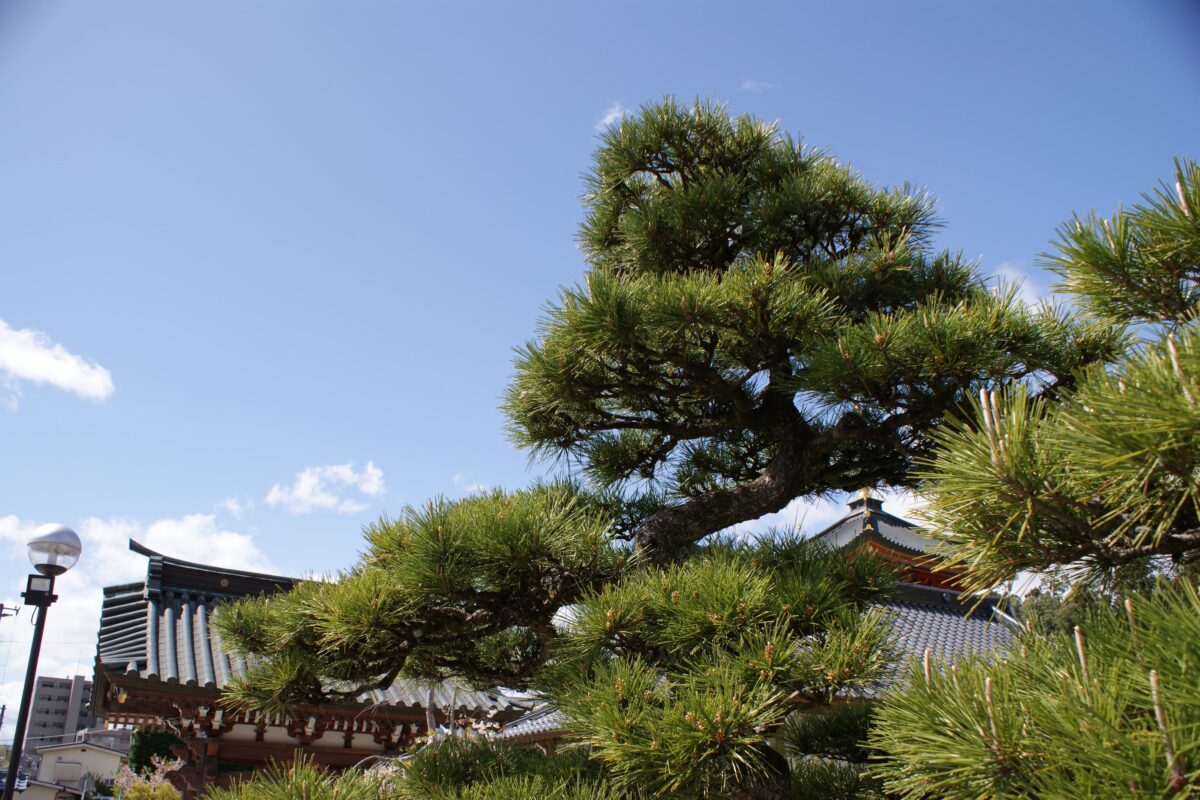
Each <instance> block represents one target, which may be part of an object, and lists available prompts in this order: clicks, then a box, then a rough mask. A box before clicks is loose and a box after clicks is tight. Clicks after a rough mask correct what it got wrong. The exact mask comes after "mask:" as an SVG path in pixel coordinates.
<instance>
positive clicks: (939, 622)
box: [499, 490, 1017, 748]
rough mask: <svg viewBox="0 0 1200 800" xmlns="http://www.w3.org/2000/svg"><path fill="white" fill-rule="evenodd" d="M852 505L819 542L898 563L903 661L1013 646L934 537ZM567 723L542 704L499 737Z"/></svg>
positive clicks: (858, 500) (863, 502) (876, 503)
mask: <svg viewBox="0 0 1200 800" xmlns="http://www.w3.org/2000/svg"><path fill="white" fill-rule="evenodd" d="M849 506H850V510H849V513H848V514H846V515H845V516H844V517H842V518H841V519H839V520H838V521H837V522H835V523H833V524H832V525H830V526H829V527H828V528H825V529H824V530H822V531H820V532H819V533H817V534H816V535H814V536H813V539H814V540H816V541H819V542H824V543H825V544H826V545H828V546H829V547H832V548H835V549H839V550H844V551H846V552H848V553H850V552H856V551H858V550H860V549H862V548H868V549H870V551H871V552H872V553H874V554H875V555H876V557H878V558H881V559H883V560H884V561H886V562H888V563H889V564H892V565H894V566H895V567H896V569H897V570H898V572H899V573H900V579H901V583H900V585H899V587H898V588H897V590H896V591H895V592H893V593H892V594H891V595H890V596H889V597H887V598H886V599H883V600H880V601H878V602H877V605H878V606H880V607H881V608H884V609H886V610H887V611H888V612H889V616H890V618H891V620H892V625H893V627H894V630H895V635H896V644H897V647H898V649H899V650H900V652H901V660H902V661H905V662H906V661H907V660H908V659H909V658H911V657H916V658H922V657H923V656H924V654H925V653H926V651H928V652H929V654H930V655H931V656H935V657H937V658H940V659H942V660H945V661H954V660H955V659H957V658H960V657H962V656H964V655H967V654H970V653H987V652H990V651H1003V650H1004V649H1006V648H1007V647H1008V646H1009V645H1010V644H1011V642H1012V641H1013V634H1014V631H1015V626H1016V624H1017V623H1016V620H1014V619H1012V618H1011V617H1008V616H1007V615H1006V614H1005V613H1004V612H1003V610H1002V609H1000V608H998V607H997V598H994V597H988V598H984V599H982V600H980V599H979V598H977V597H964V596H963V595H962V593H961V592H960V591H959V589H958V588H956V587H957V586H958V580H957V579H958V577H959V573H958V572H956V571H954V570H951V569H948V568H946V567H945V566H944V565H943V564H942V563H941V560H940V559H939V558H938V555H937V546H936V542H934V540H932V539H930V538H929V537H927V536H925V535H923V534H922V533H921V531H920V529H919V528H918V527H917V526H916V525H914V524H913V523H911V522H909V521H908V520H905V519H901V518H900V517H897V516H895V515H894V514H890V513H888V512H887V511H885V510H884V508H883V502H882V501H881V500H879V499H877V498H874V497H871V496H870V494H869V493H868V492H866V491H865V490H864V491H862V492H860V493H859V494H858V495H857V496H856V497H855V498H854V499H853V500H852V501H851V502H850V504H849ZM901 666H902V665H900V664H898V665H897V669H899V668H900V667H901ZM564 722H565V720H564V718H563V715H562V712H560V711H558V710H557V709H555V708H554V707H552V706H550V705H548V704H543V705H541V706H539V707H537V708H535V709H533V710H532V711H530V712H529V713H528V714H526V715H525V716H524V717H521V718H519V719H517V720H514V721H513V722H511V723H509V724H508V725H506V726H505V727H504V728H503V729H502V730H501V731H500V734H499V738H500V739H502V740H504V741H508V742H511V743H513V744H522V745H528V746H535V747H541V748H553V747H554V746H555V745H556V743H558V742H559V741H561V740H562V739H563V737H564V730H563V723H564Z"/></svg>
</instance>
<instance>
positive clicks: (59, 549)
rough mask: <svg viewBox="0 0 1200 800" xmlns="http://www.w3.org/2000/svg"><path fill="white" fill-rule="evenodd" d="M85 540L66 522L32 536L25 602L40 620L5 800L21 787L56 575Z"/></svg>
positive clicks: (69, 563) (71, 561)
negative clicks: (32, 571) (27, 731)
mask: <svg viewBox="0 0 1200 800" xmlns="http://www.w3.org/2000/svg"><path fill="white" fill-rule="evenodd" d="M82 552H83V544H82V543H81V542H80V541H79V537H78V536H76V535H75V531H73V530H71V529H70V528H68V527H67V526H65V525H43V526H42V527H41V528H39V529H38V533H37V535H36V536H34V537H33V538H32V539H30V540H29V560H30V562H32V564H33V568H34V569H36V570H37V571H38V574H36V575H30V576H29V579H28V580H27V581H26V583H25V591H24V592H23V593H22V594H21V597H24V598H25V605H27V606H33V607H34V608H35V609H36V611H34V613H35V614H37V621H36V623H35V625H34V627H33V643H32V644H31V645H30V646H29V666H28V667H26V671H25V691H24V692H23V693H22V695H21V710H20V711H19V712H18V713H17V729H16V731H14V732H13V743H12V754H11V757H10V758H9V761H8V776H7V777H6V778H5V781H4V800H12V796H13V792H14V791H16V788H17V774H18V772H19V771H20V766H21V750H22V748H23V746H24V744H25V729H26V728H27V727H28V725H29V705H30V703H31V702H32V701H33V686H34V684H35V683H36V681H37V664H38V655H39V654H40V653H41V649H42V634H43V633H45V631H46V612H47V611H49V610H50V604H51V603H53V602H54V601H55V600H57V599H58V597H57V595H55V594H54V579H55V578H56V577H57V576H59V575H61V574H63V573H64V572H66V571H67V570H69V569H70V568H71V567H73V566H75V562H76V561H78V560H79V554H80V553H82Z"/></svg>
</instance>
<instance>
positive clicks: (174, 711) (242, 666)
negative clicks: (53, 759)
mask: <svg viewBox="0 0 1200 800" xmlns="http://www.w3.org/2000/svg"><path fill="white" fill-rule="evenodd" d="M129 546H130V549H131V550H133V551H134V552H136V553H139V554H141V555H143V556H145V557H146V559H147V569H146V579H145V580H144V581H139V582H137V583H130V584H124V585H121V586H111V587H108V588H106V589H105V590H104V601H103V607H102V611H101V617H100V633H99V643H98V652H97V657H96V676H95V681H94V684H95V690H94V692H93V694H92V696H93V698H94V700H93V702H94V707H95V713H96V716H97V718H98V719H99V720H101V721H102V722H103V723H104V724H105V725H107V726H130V727H133V726H136V727H150V728H164V729H167V730H170V731H171V732H172V733H174V734H175V735H176V736H178V737H179V738H180V739H181V740H182V742H183V744H182V746H181V747H179V748H177V750H178V755H179V756H180V757H181V758H182V759H183V760H184V767H183V769H181V770H180V771H179V772H177V773H174V774H173V775H172V781H173V782H174V783H175V785H176V786H177V787H178V788H179V789H180V790H181V791H182V792H183V794H184V797H185V800H188V799H190V798H196V797H199V796H200V794H201V793H202V792H203V790H204V787H205V786H206V785H213V784H216V785H227V784H228V783H229V782H230V781H231V780H232V779H233V778H234V777H236V776H238V774H239V773H243V774H244V772H245V771H246V770H251V769H255V768H257V767H260V766H263V765H265V764H266V763H268V762H269V761H271V760H275V761H288V760H291V759H293V758H295V756H296V754H297V753H304V754H306V755H307V756H308V757H310V758H312V759H314V760H315V761H316V762H317V763H318V764H322V765H326V766H330V767H348V766H352V765H354V764H357V763H359V762H361V761H363V760H364V759H369V758H370V757H372V756H380V755H395V754H397V753H399V752H400V751H401V750H403V749H404V748H405V747H406V746H407V745H408V744H410V743H411V742H412V741H413V740H414V739H415V738H416V737H418V736H423V735H425V734H426V733H427V732H428V731H427V724H426V719H427V715H426V708H427V707H428V708H430V710H432V711H433V718H434V720H435V724H437V725H444V724H447V722H449V721H450V720H451V718H453V719H462V718H464V717H465V718H471V719H491V720H494V721H495V722H496V723H503V722H505V721H508V720H512V719H514V718H516V717H518V716H520V715H521V714H522V713H524V711H525V710H527V708H528V702H527V701H526V702H524V703H522V701H521V700H519V699H517V698H512V697H508V696H507V695H504V694H502V693H500V692H478V691H473V690H470V689H468V688H467V687H465V686H460V685H457V684H455V683H452V682H447V683H443V684H438V685H436V686H429V685H427V684H426V685H418V684H415V683H411V682H404V681H398V682H396V683H395V684H393V685H392V686H391V687H390V688H388V689H387V690H386V691H372V692H369V693H367V694H364V695H361V696H360V697H359V698H358V702H356V703H347V704H342V705H320V706H301V707H296V708H293V709H289V710H288V711H287V712H257V711H244V710H236V709H233V708H231V707H230V706H229V705H227V704H226V703H225V701H223V700H222V698H221V689H222V688H223V687H224V686H225V685H226V684H228V683H229V682H230V681H231V680H233V679H235V678H236V677H237V676H240V675H242V674H244V672H245V670H246V662H245V660H244V659H243V658H242V657H241V656H240V655H238V654H236V653H234V652H232V651H231V650H230V649H227V648H226V646H225V644H224V642H223V641H222V639H221V635H220V634H219V633H218V632H217V631H216V630H215V629H214V628H213V627H212V626H211V618H212V613H213V611H214V609H215V608H217V607H218V606H219V605H220V604H221V603H225V602H228V601H230V600H235V599H237V598H241V597H247V596H252V595H270V594H274V593H276V592H279V591H285V590H287V589H288V588H290V587H291V586H293V585H294V584H295V583H296V579H294V578H286V577H281V576H276V575H263V574H259V573H254V572H245V571H241V570H233V569H225V568H221V567H212V566H207V565H204V564H194V563H190V562H187V561H180V560H178V559H174V558H170V557H169V556H164V555H162V554H160V553H156V552H154V551H153V550H150V549H148V548H146V547H144V546H142V545H141V544H138V543H137V542H134V541H130V543H129Z"/></svg>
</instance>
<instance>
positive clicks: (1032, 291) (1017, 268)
mask: <svg viewBox="0 0 1200 800" xmlns="http://www.w3.org/2000/svg"><path fill="white" fill-rule="evenodd" d="M992 273H993V275H992V281H991V283H992V285H993V286H994V287H995V288H997V289H1000V288H1001V287H1003V288H1008V287H1010V286H1016V287H1017V298H1018V299H1019V300H1020V301H1021V302H1022V303H1024V304H1025V306H1026V307H1028V308H1036V307H1038V306H1040V305H1041V304H1042V303H1044V302H1045V301H1046V299H1047V298H1046V291H1045V290H1044V289H1043V288H1042V287H1041V286H1040V285H1039V284H1040V281H1039V280H1037V279H1035V277H1034V275H1033V274H1031V273H1030V272H1029V270H1028V268H1027V267H1025V265H1024V264H1022V263H1021V262H1019V261H1004V262H1001V264H1000V265H999V266H997V267H996V268H995V269H994V270H992Z"/></svg>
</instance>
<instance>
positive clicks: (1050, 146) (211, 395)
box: [0, 0, 1200, 739]
mask: <svg viewBox="0 0 1200 800" xmlns="http://www.w3.org/2000/svg"><path fill="white" fill-rule="evenodd" d="M1197 42H1200V14H1198V13H1197V12H1196V11H1195V9H1194V4H1185V3H1183V2H1170V1H1169V0H1163V2H1155V3H1128V2H1105V1H1103V0H1091V1H1090V2H1056V3H1042V2H1038V3H1034V2H1008V3H960V2H943V3H934V2H918V3H903V4H901V3H888V2H844V3H836V4H835V3H821V4H817V3H809V2H803V3H801V2H786V3H755V2H744V3H738V4H733V3H709V2H666V1H662V2H654V3H644V2H606V3H604V4H599V3H589V4H585V3H571V2H559V3H552V2H542V3H532V2H529V3H503V4H496V3H477V4H476V3H461V2H443V3H428V2H427V3H417V2H412V3H400V2H383V1H382V0H379V1H376V2H369V1H367V0H336V1H335V0H328V2H314V1H311V0H277V1H276V0H253V1H252V2H247V0H203V2H200V0H179V2H170V3H164V2H162V0H145V1H144V2H134V1H133V0H108V2H104V3H94V2H92V3H89V2H67V1H66V0H7V2H5V3H4V4H3V5H0V176H2V178H0V180H2V182H3V186H4V191H3V192H0V447H2V448H3V449H2V452H3V458H2V459H0V540H2V541H3V545H2V546H3V547H4V548H5V549H4V553H5V559H4V560H3V561H2V562H0V570H2V571H0V600H2V601H4V602H15V601H17V600H18V594H19V590H20V589H19V585H20V584H22V582H23V577H22V576H23V575H24V574H25V572H26V564H25V562H24V560H23V555H22V552H23V547H22V546H21V542H23V541H24V538H25V537H26V536H27V535H28V534H29V533H30V532H31V531H32V530H33V528H35V527H36V526H37V525H39V524H42V523H45V522H48V521H62V522H65V523H67V524H70V525H72V526H74V527H75V528H76V529H77V530H79V531H80V533H81V534H82V535H83V536H84V539H85V547H86V548H87V550H86V552H85V553H84V556H83V560H82V561H81V563H80V565H79V567H77V568H76V570H75V571H73V572H72V573H69V574H68V576H67V577H66V578H64V579H63V582H62V588H63V592H62V594H63V600H62V601H60V603H59V605H57V606H55V608H54V609H53V611H52V612H51V627H50V631H49V633H48V635H47V641H48V645H47V649H46V656H45V660H44V667H43V669H42V670H41V671H42V672H44V673H46V672H54V671H57V672H62V673H64V674H65V673H68V672H71V671H73V670H75V669H76V667H77V666H78V669H80V670H82V671H84V672H87V671H89V670H90V664H91V658H92V652H93V650H94V639H93V637H94V631H95V627H96V620H97V614H98V598H99V587H101V586H103V585H106V584H111V583H115V582H119V581H121V580H132V579H136V578H137V577H138V576H139V574H140V573H141V571H142V570H143V569H144V566H143V563H141V560H140V559H138V558H135V557H131V556H129V555H128V554H126V553H125V552H124V550H123V548H124V541H125V539H126V538H127V537H128V536H130V535H132V536H135V537H137V538H140V539H142V540H145V541H147V542H148V543H149V544H150V545H151V546H157V547H160V548H161V549H164V550H166V551H167V552H171V553H174V554H176V555H180V556H183V557H187V558H193V559H197V560H208V561H225V562H226V563H231V564H241V565H244V566H247V567H250V568H261V569H272V570H276V571H279V572H283V573H288V574H301V573H305V572H312V571H328V570H335V569H338V568H342V567H344V566H347V565H348V564H349V563H351V562H352V561H353V559H354V557H355V554H356V553H357V551H358V548H359V529H360V527H361V526H362V525H363V524H364V523H365V522H368V521H370V520H371V519H373V518H375V517H376V516H378V515H379V514H380V513H381V512H384V511H391V512H396V511H398V510H399V509H400V508H401V507H402V506H403V505H404V504H405V503H415V502H420V501H422V500H423V499H425V498H427V497H429V496H431V495H436V494H439V493H442V494H447V495H461V494H464V493H466V492H468V491H471V490H472V489H473V488H477V487H479V486H484V485H487V486H496V485H503V486H520V485H522V484H525V483H527V482H528V481H529V480H530V479H531V478H533V477H534V476H536V475H538V474H539V472H540V469H541V468H540V467H537V466H536V465H535V466H534V467H532V468H531V467H530V465H529V464H528V461H527V458H526V455H525V454H524V453H522V452H519V451H517V450H515V449H514V448H513V447H512V446H511V445H510V444H509V443H508V442H507V441H506V439H505V436H504V434H503V430H502V426H503V419H502V417H501V415H500V413H499V412H498V411H497V403H498V399H499V397H500V395H501V394H502V392H503V390H504V387H505V385H506V383H507V381H508V379H509V376H510V374H511V354H512V348H513V347H514V346H516V345H517V344H519V343H520V342H521V341H523V340H524V339H525V338H527V337H528V336H530V334H531V333H532V332H533V329H534V325H535V323H536V320H537V316H538V314H539V311H540V309H541V308H542V307H543V305H544V303H545V302H546V300H547V299H548V298H550V297H552V296H553V294H554V291H555V289H556V287H558V286H559V285H561V284H565V283H571V282H573V281H576V280H577V279H578V278H579V277H580V275H581V273H582V269H583V263H582V259H581V257H580V255H579V252H578V249H577V247H576V244H575V239H574V236H575V228H576V225H577V224H578V222H579V218H580V211H579V204H578V195H579V193H580V191H581V187H582V184H581V180H580V175H581V173H583V172H584V171H585V170H586V169H587V168H588V165H589V157H590V153H591V151H592V149H593V148H594V147H595V144H596V139H595V136H596V132H597V128H598V126H599V125H600V124H601V122H602V121H603V120H604V119H605V117H606V115H607V116H609V117H610V118H617V117H619V115H620V112H621V110H622V109H631V108H636V107H637V106H639V105H641V104H643V103H646V102H651V101H654V100H656V99H659V98H661V97H662V96H663V95H664V94H674V95H676V96H677V97H679V98H682V99H691V98H693V97H696V96H706V97H712V98H715V99H718V100H721V101H724V102H726V103H727V104H728V107H729V109H730V110H731V111H732V112H743V111H747V112H752V113H754V114H757V115H759V116H762V117H765V118H768V119H772V120H774V119H778V120H779V121H780V123H781V124H782V126H783V127H784V128H785V129H786V130H788V131H790V132H793V133H798V134H800V135H802V136H803V138H804V139H805V140H806V141H807V142H809V143H810V144H814V145H819V146H822V147H827V148H829V149H830V150H831V151H833V152H834V153H835V154H836V155H837V156H838V157H839V158H840V159H842V160H843V161H850V162H852V163H853V164H855V165H856V166H857V167H859V168H860V169H861V170H862V171H863V172H864V173H865V174H866V175H867V176H868V177H869V178H870V179H872V180H874V181H877V182H879V183H885V184H887V183H895V182H900V181H905V180H907V181H912V182H914V183H916V184H918V185H923V186H925V187H927V188H928V189H929V191H931V192H932V193H933V194H934V195H935V196H936V197H938V198H939V208H940V211H941V214H942V217H943V219H944V221H945V228H944V230H943V231H942V233H941V237H940V238H941V244H942V245H943V246H946V247H949V248H952V249H955V250H962V251H963V252H965V253H966V254H968V255H969V256H971V257H976V258H978V259H979V261H980V264H981V266H982V269H983V270H984V271H985V272H987V273H988V274H994V275H1006V276H1012V275H1016V274H1018V273H1023V274H1025V275H1027V276H1028V280H1029V284H1028V286H1029V289H1030V291H1031V293H1033V294H1037V295H1040V294H1044V293H1045V292H1046V290H1047V286H1048V283H1049V281H1048V280H1047V278H1046V276H1045V275H1044V274H1042V273H1041V272H1040V271H1039V270H1038V269H1037V268H1036V267H1035V266H1034V265H1035V262H1036V256H1037V254H1038V253H1039V252H1040V251H1042V250H1044V249H1045V248H1046V245H1047V241H1048V240H1049V238H1050V237H1051V236H1052V234H1053V231H1054V228H1055V226H1056V225H1057V224H1058V223H1059V222H1060V221H1062V220H1063V219H1065V218H1067V217H1069V215H1070V214H1071V212H1072V211H1073V210H1080V211H1086V210H1087V209H1090V208H1096V209H1098V210H1100V211H1104V212H1108V211H1111V210H1112V209H1113V208H1115V207H1116V206H1117V205H1118V204H1120V203H1122V202H1125V203H1129V202H1133V201H1135V200H1136V199H1137V197H1138V195H1139V193H1140V192H1142V191H1144V190H1147V189H1149V188H1150V187H1151V186H1152V185H1153V184H1154V183H1155V181H1157V180H1159V179H1161V178H1165V177H1167V176H1168V175H1169V174H1170V170H1171V159H1172V157H1173V156H1175V155H1190V156H1192V157H1197V156H1200V150H1198V142H1200V91H1198V90H1197V86H1200V80H1198V79H1200V45H1198V44H1197ZM835 513H836V510H835V509H834V508H833V507H832V506H829V505H820V506H817V507H814V508H813V509H811V510H809V511H805V510H803V509H801V508H799V507H797V508H793V509H790V510H789V512H787V515H786V516H787V517H788V518H789V519H797V518H804V519H806V522H807V524H808V525H809V526H810V527H811V526H813V525H816V524H819V523H820V522H821V521H824V520H827V519H829V518H830V516H831V515H832V514H835ZM28 632H29V626H28V625H27V624H26V619H25V613H24V612H22V616H21V618H19V619H18V620H16V621H14V620H11V619H9V620H5V621H3V622H0V684H2V686H0V695H2V696H3V699H4V700H6V701H7V702H9V703H10V705H11V704H12V702H13V699H14V697H15V692H14V691H13V689H14V683H15V682H18V681H19V680H20V678H21V676H22V672H23V667H24V648H25V645H24V642H26V641H28ZM6 735H7V736H10V735H11V725H9V726H7V727H6V729H5V730H4V731H2V732H0V739H3V738H5V736H6Z"/></svg>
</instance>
